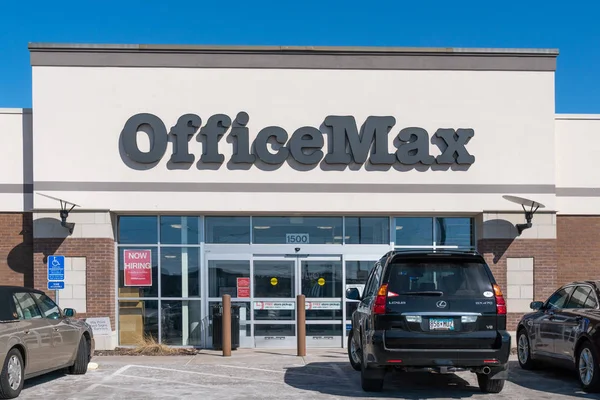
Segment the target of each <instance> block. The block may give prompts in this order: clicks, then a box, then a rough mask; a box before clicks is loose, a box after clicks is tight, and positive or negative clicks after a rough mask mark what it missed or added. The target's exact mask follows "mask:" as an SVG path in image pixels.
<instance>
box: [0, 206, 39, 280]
mask: <svg viewBox="0 0 600 400" xmlns="http://www.w3.org/2000/svg"><path fill="white" fill-rule="evenodd" d="M0 285H15V286H26V287H31V286H33V220H32V214H31V213H2V214H0Z"/></svg>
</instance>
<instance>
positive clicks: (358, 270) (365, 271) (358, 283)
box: [346, 261, 376, 319]
mask: <svg viewBox="0 0 600 400" xmlns="http://www.w3.org/2000/svg"><path fill="white" fill-rule="evenodd" d="M375 263H376V261H346V289H349V288H356V289H358V292H359V293H360V294H361V296H362V294H363V292H364V288H365V284H366V282H367V279H368V278H369V273H370V272H371V270H372V269H373V266H374V265H375ZM358 304H359V302H358V301H354V300H346V319H351V318H352V313H353V312H354V311H356V309H357V308H358Z"/></svg>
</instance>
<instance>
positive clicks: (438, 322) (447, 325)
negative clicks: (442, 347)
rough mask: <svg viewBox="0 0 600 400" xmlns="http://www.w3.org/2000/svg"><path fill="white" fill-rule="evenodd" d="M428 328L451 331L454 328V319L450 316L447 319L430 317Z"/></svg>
mask: <svg viewBox="0 0 600 400" xmlns="http://www.w3.org/2000/svg"><path fill="white" fill-rule="evenodd" d="M429 330H430V331H453V330H454V320H453V319H452V318H449V319H440V318H431V319H430V320H429Z"/></svg>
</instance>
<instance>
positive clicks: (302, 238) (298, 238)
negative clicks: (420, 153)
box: [285, 233, 309, 244]
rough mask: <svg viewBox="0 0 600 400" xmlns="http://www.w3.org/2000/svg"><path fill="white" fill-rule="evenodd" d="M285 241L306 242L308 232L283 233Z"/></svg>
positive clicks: (292, 242)
mask: <svg viewBox="0 0 600 400" xmlns="http://www.w3.org/2000/svg"><path fill="white" fill-rule="evenodd" d="M285 242H286V243H287V244H299V243H301V244H308V243H309V240H308V233H287V234H286V235H285Z"/></svg>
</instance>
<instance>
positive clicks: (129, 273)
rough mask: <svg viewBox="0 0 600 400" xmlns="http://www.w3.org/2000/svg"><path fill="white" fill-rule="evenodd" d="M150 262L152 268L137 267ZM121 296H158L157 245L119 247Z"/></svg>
mask: <svg viewBox="0 0 600 400" xmlns="http://www.w3.org/2000/svg"><path fill="white" fill-rule="evenodd" d="M148 262H149V263H150V266H151V269H150V270H147V269H144V268H137V266H138V265H139V264H147V263H148ZM126 267H127V268H126ZM119 296H120V297H158V248H157V247H152V246H147V247H119Z"/></svg>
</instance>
